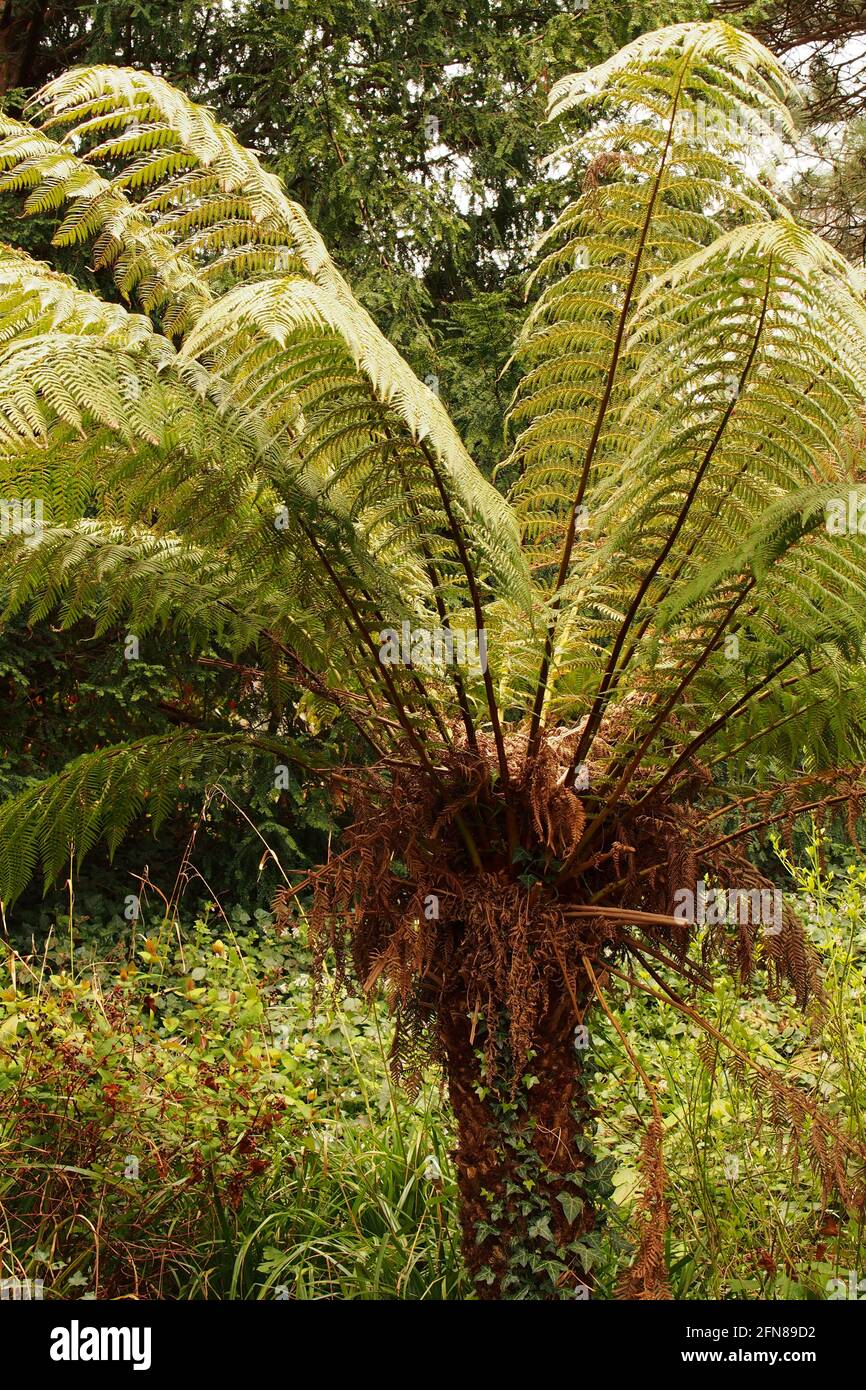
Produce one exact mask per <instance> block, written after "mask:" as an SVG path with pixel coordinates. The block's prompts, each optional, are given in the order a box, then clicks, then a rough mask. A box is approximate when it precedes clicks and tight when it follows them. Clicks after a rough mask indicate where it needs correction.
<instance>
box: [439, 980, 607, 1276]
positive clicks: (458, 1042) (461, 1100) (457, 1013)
mask: <svg viewBox="0 0 866 1390" xmlns="http://www.w3.org/2000/svg"><path fill="white" fill-rule="evenodd" d="M439 1031H440V1039H441V1042H442V1048H443V1051H444V1055H445V1062H446V1074H447V1078H448V1087H449V1093H450V1099H451V1105H452V1108H453V1110H454V1115H455V1118H456V1120H457V1126H458V1143H457V1150H456V1155H455V1158H456V1167H457V1179H458V1185H459V1190H460V1220H461V1227H462V1237H463V1251H464V1258H465V1260H466V1264H467V1267H468V1270H469V1273H470V1275H471V1277H472V1279H473V1281H474V1283H475V1287H476V1290H477V1293H478V1296H479V1298H483V1299H497V1298H507V1299H509V1300H510V1299H514V1298H534V1299H561V1298H573V1297H581V1296H584V1297H585V1296H587V1290H589V1289H590V1288H591V1285H592V1276H591V1273H590V1266H591V1265H592V1262H593V1260H592V1255H593V1251H594V1247H595V1246H596V1244H597V1241H598V1236H597V1235H596V1226H597V1223H598V1218H599V1209H600V1206H601V1196H602V1193H601V1189H602V1187H603V1182H602V1181H600V1180H599V1178H598V1176H597V1175H596V1173H595V1172H594V1170H593V1160H592V1149H591V1130H592V1124H593V1110H592V1107H591V1105H590V1102H589V1099H588V1095H587V1079H588V1071H589V1067H588V1063H587V1060H586V1059H587V1057H588V1054H587V1052H586V1051H582V1050H579V1049H578V1048H577V1047H576V1046H575V1042H576V1039H575V1021H574V1013H573V1010H572V1005H571V1001H570V1000H569V999H567V998H559V999H556V1000H553V1001H551V1003H550V1004H549V1006H548V1008H547V1010H546V1012H545V1014H544V1016H543V1017H542V1018H540V1019H539V1022H538V1032H537V1036H536V1042H535V1046H534V1048H533V1051H532V1054H531V1057H530V1061H529V1065H528V1068H527V1069H526V1070H525V1071H524V1072H523V1074H522V1075H520V1076H519V1077H517V1078H515V1077H514V1074H513V1068H512V1066H511V1050H510V1047H509V1043H508V1035H507V1027H506V1026H503V1027H501V1028H500V1030H499V1031H498V1033H497V1036H496V1038H495V1039H494V1040H493V1042H492V1044H491V1043H490V1041H489V1040H488V1038H487V1036H486V1033H485V1031H484V1027H483V1024H482V1023H479V1022H478V1021H477V1020H476V1022H475V1025H474V1029H473V1019H472V1017H471V1015H470V1014H469V1013H468V1011H467V1009H466V1001H465V997H464V998H463V999H462V1000H461V999H460V998H452V999H451V1000H450V1001H449V1002H448V1005H447V1006H444V1007H442V1008H441V1010H440V1013H439Z"/></svg>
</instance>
